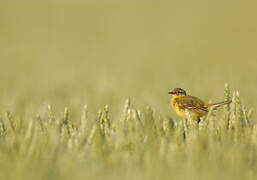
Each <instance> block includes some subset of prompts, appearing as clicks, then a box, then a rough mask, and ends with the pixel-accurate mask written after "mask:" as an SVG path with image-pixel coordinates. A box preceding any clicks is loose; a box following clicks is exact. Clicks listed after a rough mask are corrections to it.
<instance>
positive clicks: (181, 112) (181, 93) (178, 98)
mask: <svg viewBox="0 0 257 180" xmlns="http://www.w3.org/2000/svg"><path fill="white" fill-rule="evenodd" d="M169 94H171V101H170V104H171V107H172V108H173V109H174V110H175V112H176V113H177V114H178V116H180V117H181V118H185V114H186V110H187V111H188V112H189V114H190V117H191V118H192V119H194V120H197V121H198V122H199V121H200V117H202V116H205V115H207V114H208V110H209V108H210V107H213V108H216V107H219V106H222V105H225V104H229V103H231V102H232V101H231V100H230V101H223V102H219V103H214V104H206V103H204V102H203V101H202V100H200V99H199V98H197V97H194V96H190V95H187V93H186V91H185V90H184V89H181V88H175V89H173V90H172V91H170V92H169Z"/></svg>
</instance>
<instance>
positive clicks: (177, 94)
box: [169, 88, 187, 97]
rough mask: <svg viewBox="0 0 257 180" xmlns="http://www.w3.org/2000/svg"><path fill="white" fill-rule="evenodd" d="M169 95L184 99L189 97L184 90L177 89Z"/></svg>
mask: <svg viewBox="0 0 257 180" xmlns="http://www.w3.org/2000/svg"><path fill="white" fill-rule="evenodd" d="M169 94H171V96H172V97H183V96H186V95H187V93H186V91H185V90H184V89H182V88H175V89H173V90H172V91H170V92H169Z"/></svg>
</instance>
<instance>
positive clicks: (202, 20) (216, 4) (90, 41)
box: [0, 0, 257, 113]
mask: <svg viewBox="0 0 257 180" xmlns="http://www.w3.org/2000/svg"><path fill="white" fill-rule="evenodd" d="M256 5H257V3H256V2H255V1H250V0H246V1H241V0H233V1H232V0H228V1H223V0H216V1H211V0H195V1H184V0H183V1H170V0H169V1H168V0H160V1H144V0H138V1H134V0H132V1H131V0H130V1H129V0H87V1H82V0H81V1H79V0H73V1H71V0H64V1H61V0H52V1H50V0H48V1H26V0H23V1H22V2H21V1H14V0H11V1H10V0H8V1H7V0H2V1H1V2H0V27H1V28H0V38H1V41H0V101H1V110H6V109H15V108H13V107H16V110H17V111H19V110H20V111H22V109H23V108H25V107H26V108H28V107H37V106H41V105H42V104H53V105H55V106H56V107H59V106H60V107H63V106H71V107H78V106H79V107H82V105H83V104H88V105H89V108H90V109H91V110H92V111H94V110H97V109H98V108H100V107H103V106H104V105H105V104H109V105H110V108H111V109H121V108H119V107H120V105H121V104H123V103H124V100H125V99H126V98H128V97H131V98H132V100H133V101H134V103H135V104H139V105H151V106H153V107H154V108H156V109H157V110H158V111H160V112H163V113H169V106H168V101H169V96H168V94H167V92H168V91H169V90H170V89H171V88H174V87H182V88H185V89H186V90H188V92H189V93H190V94H194V95H196V96H199V97H201V98H202V99H203V100H205V101H209V100H211V101H212V102H214V101H219V100H222V99H223V88H224V83H229V84H230V85H231V87H232V89H233V90H239V91H240V92H241V96H242V99H243V101H244V103H245V104H247V106H253V107H255V106H256V103H257V95H256V89H257V84H256V82H257V76H256V68H257V61H256V58H257V51H256V49H257V23H256V17H257V11H256Z"/></svg>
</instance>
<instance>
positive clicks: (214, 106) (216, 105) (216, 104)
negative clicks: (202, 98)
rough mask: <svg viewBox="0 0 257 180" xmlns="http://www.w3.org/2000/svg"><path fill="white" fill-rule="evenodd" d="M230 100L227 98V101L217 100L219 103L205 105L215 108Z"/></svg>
mask: <svg viewBox="0 0 257 180" xmlns="http://www.w3.org/2000/svg"><path fill="white" fill-rule="evenodd" d="M231 102H232V101H231V100H229V101H222V102H219V103H214V104H208V105H207V107H213V108H217V107H220V106H223V105H225V104H229V103H231Z"/></svg>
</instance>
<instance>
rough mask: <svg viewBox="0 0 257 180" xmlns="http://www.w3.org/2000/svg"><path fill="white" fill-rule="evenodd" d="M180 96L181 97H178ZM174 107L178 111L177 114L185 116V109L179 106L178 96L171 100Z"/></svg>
mask: <svg viewBox="0 0 257 180" xmlns="http://www.w3.org/2000/svg"><path fill="white" fill-rule="evenodd" d="M178 98H179V97H178ZM170 104H171V107H172V109H174V111H175V112H176V113H177V115H178V116H179V117H181V118H184V117H185V110H183V109H181V108H179V106H178V103H177V98H172V99H171V101H170Z"/></svg>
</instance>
